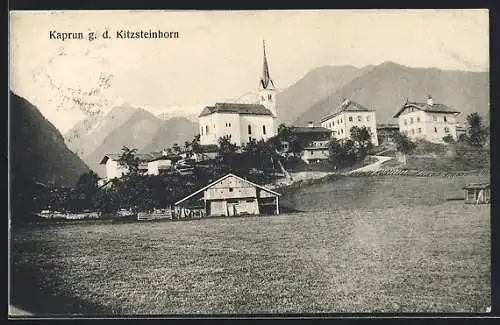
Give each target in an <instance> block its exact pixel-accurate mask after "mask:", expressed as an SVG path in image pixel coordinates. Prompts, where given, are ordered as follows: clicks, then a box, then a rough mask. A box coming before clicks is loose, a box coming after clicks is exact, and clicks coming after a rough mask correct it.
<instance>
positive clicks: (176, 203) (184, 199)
mask: <svg viewBox="0 0 500 325" xmlns="http://www.w3.org/2000/svg"><path fill="white" fill-rule="evenodd" d="M228 177H235V178H237V179H239V180H241V181H243V182H246V183H249V184H251V185H253V186H255V187H258V188H260V189H262V190H264V191H266V192H269V193H271V194H274V195H277V196H281V194H280V193H278V192H275V191H273V190H271V189H269V188H267V187H265V186H262V185H259V184H255V183H253V182H250V181H249V180H246V179H244V178H241V177H239V176H236V175H234V174H232V173H229V174H227V175H225V176H222V177H221V178H219V179H217V180H215V181H213V182H212V183H210V184H208V185H207V186H205V187H203V188H200V189H199V190H197V191H196V192H194V193H191V194H189V195H188V196H186V197H185V198H183V199H181V200H179V201H177V202H175V205H179V204H181V203H182V202H184V201H187V200H188V199H190V198H192V197H193V196H195V195H196V194H199V193H201V192H203V191H204V190H206V189H207V188H210V187H212V186H214V185H215V184H217V183H218V182H220V181H223V180H225V179H226V178H228Z"/></svg>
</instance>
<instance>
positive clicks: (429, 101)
mask: <svg viewBox="0 0 500 325" xmlns="http://www.w3.org/2000/svg"><path fill="white" fill-rule="evenodd" d="M427 105H429V106H432V96H431V95H429V96H428V97H427Z"/></svg>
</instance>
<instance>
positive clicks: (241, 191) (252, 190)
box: [175, 173, 281, 216]
mask: <svg viewBox="0 0 500 325" xmlns="http://www.w3.org/2000/svg"><path fill="white" fill-rule="evenodd" d="M280 196H281V194H279V193H277V192H275V191H273V190H271V189H269V188H266V187H264V186H261V185H258V184H255V183H252V182H250V181H248V180H246V179H243V178H241V177H239V176H236V175H234V174H231V173H229V174H227V175H225V176H223V177H221V178H219V179H218V180H216V181H214V182H212V183H210V184H208V185H207V186H205V187H203V188H201V189H199V190H198V191H196V192H194V193H192V194H190V195H188V196H186V197H185V198H183V199H182V200H179V201H177V202H176V203H175V213H176V214H179V215H182V216H185V215H186V214H188V215H189V214H194V215H198V214H200V209H202V210H203V212H202V214H203V215H204V216H237V215H246V214H250V215H256V214H279V197H280Z"/></svg>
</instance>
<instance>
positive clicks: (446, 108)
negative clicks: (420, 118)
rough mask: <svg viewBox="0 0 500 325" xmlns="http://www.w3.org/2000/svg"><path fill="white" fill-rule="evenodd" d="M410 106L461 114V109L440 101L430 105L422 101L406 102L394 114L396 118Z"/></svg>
mask: <svg viewBox="0 0 500 325" xmlns="http://www.w3.org/2000/svg"><path fill="white" fill-rule="evenodd" d="M409 107H414V108H416V109H419V110H421V111H424V112H428V113H448V114H460V111H457V110H455V109H453V108H451V107H449V106H446V105H445V104H440V103H434V104H432V105H429V104H427V103H421V102H408V101H407V102H406V103H405V104H404V105H403V107H401V109H400V110H399V111H398V112H397V113H396V114H395V115H394V118H397V117H399V116H400V115H401V114H402V113H403V112H404V110H405V109H407V108H409Z"/></svg>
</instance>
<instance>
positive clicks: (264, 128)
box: [262, 125, 266, 134]
mask: <svg viewBox="0 0 500 325" xmlns="http://www.w3.org/2000/svg"><path fill="white" fill-rule="evenodd" d="M262 134H266V126H265V125H263V126H262Z"/></svg>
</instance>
